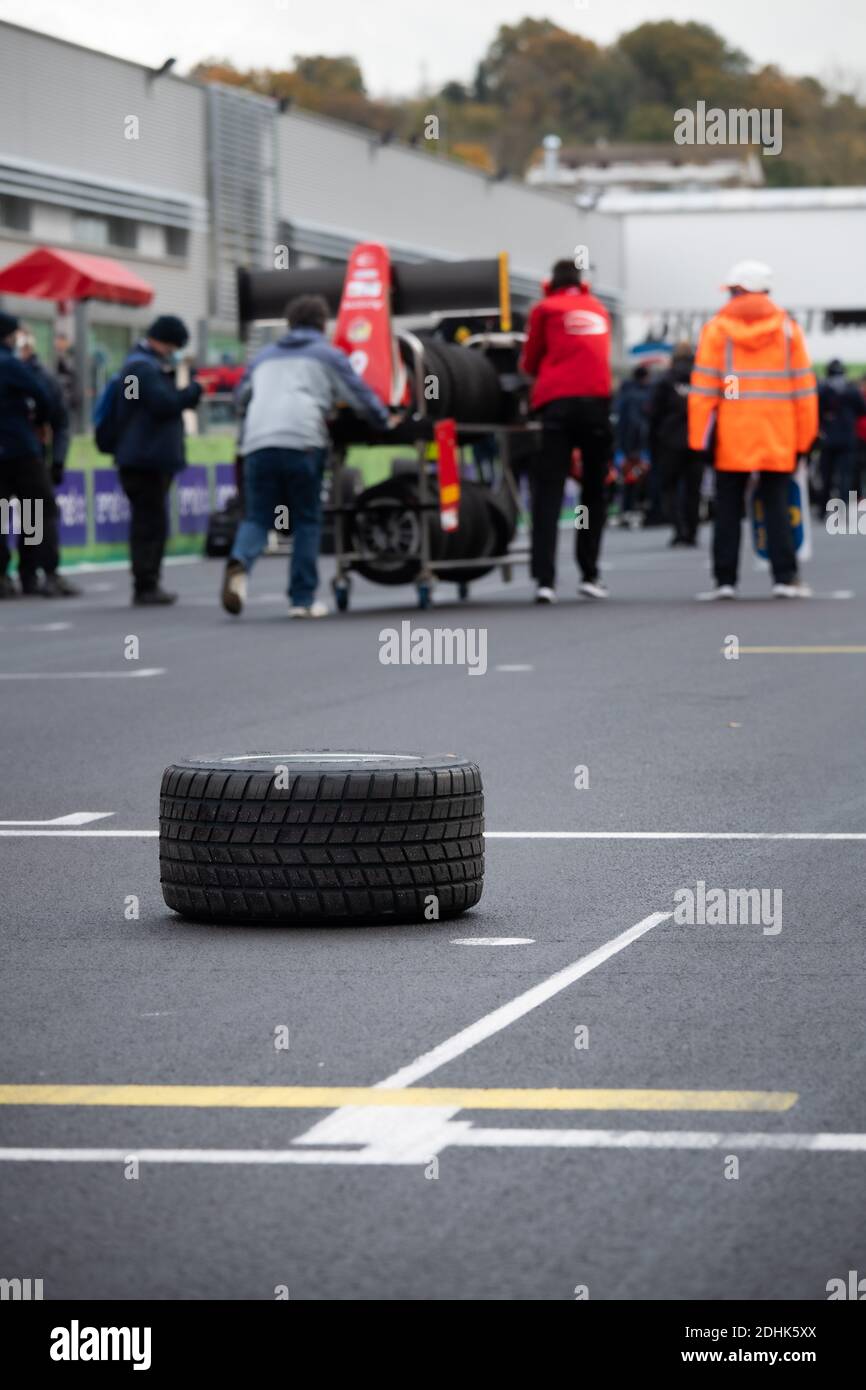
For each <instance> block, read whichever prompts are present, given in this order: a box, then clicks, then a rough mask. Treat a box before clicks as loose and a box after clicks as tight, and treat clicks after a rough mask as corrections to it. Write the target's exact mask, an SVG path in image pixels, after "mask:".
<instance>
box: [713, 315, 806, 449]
mask: <svg viewBox="0 0 866 1390" xmlns="http://www.w3.org/2000/svg"><path fill="white" fill-rule="evenodd" d="M817 433H818V394H817V387H816V382H815V374H814V372H813V370H812V364H811V362H810V361H809V354H808V351H807V349H806V343H805V339H804V338H803V333H802V331H801V329H800V327H799V325H798V324H796V323H794V321H793V320H792V319H791V318H790V317H789V316H788V315H787V314H786V313H785V311H784V310H783V309H780V308H779V307H778V306H777V305H775V304H773V302H772V300H770V299H769V298H768V297H767V295H765V294H742V295H736V296H735V297H734V298H732V299H731V300H730V301H729V303H728V304H726V305H725V307H724V309H722V310H721V312H720V313H718V314H716V316H715V318H712V319H710V321H709V323H707V324H706V325H705V326H704V329H703V331H702V333H701V337H700V341H699V343H698V351H697V354H696V357H695V365H694V368H693V370H692V376H691V385H690V390H689V447H690V448H692V449H707V448H709V447H710V444H711V441H712V439H713V434H715V451H714V462H715V466H716V468H718V469H719V470H720V471H721V472H726V473H753V472H756V471H758V470H764V471H766V472H769V473H790V472H792V471H793V469H794V468H795V467H796V464H797V455H798V454H801V453H805V452H806V451H807V450H808V449H809V448H810V447H811V445H812V444H813V442H814V440H815V436H816V435H817Z"/></svg>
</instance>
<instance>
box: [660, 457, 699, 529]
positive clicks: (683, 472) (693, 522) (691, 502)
mask: <svg viewBox="0 0 866 1390" xmlns="http://www.w3.org/2000/svg"><path fill="white" fill-rule="evenodd" d="M659 467H660V468H661V472H662V479H663V486H664V499H665V501H664V511H665V514H666V515H667V516H668V517H669V518H670V520H671V521H672V522H673V527H674V535H675V536H677V537H678V539H679V540H681V541H689V542H691V541H694V540H696V539H697V534H698V516H699V514H700V504H701V479H702V478H703V476H704V456H703V454H699V453H696V452H695V451H694V450H693V449H661V450H660V451H659Z"/></svg>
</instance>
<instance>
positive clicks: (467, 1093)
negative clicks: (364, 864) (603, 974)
mask: <svg viewBox="0 0 866 1390" xmlns="http://www.w3.org/2000/svg"><path fill="white" fill-rule="evenodd" d="M796 1101H797V1092H796V1091H652V1090H620V1089H613V1090H611V1089H606V1088H603V1087H600V1088H593V1089H589V1090H558V1089H554V1088H548V1089H542V1090H532V1089H519V1090H515V1089H513V1088H498V1089H497V1088H495V1087H494V1088H491V1087H483V1088H466V1087H448V1086H413V1087H411V1088H410V1087H401V1088H399V1089H394V1090H387V1089H381V1090H380V1089H378V1088H377V1087H375V1086H0V1105H116V1106H136V1105H146V1106H154V1107H160V1108H162V1107H167V1106H204V1107H207V1108H216V1109H252V1110H274V1109H276V1110H335V1109H337V1108H338V1107H339V1106H341V1105H387V1106H403V1107H415V1106H425V1105H426V1106H436V1105H441V1106H447V1107H454V1106H457V1107H458V1108H459V1109H461V1110H790V1108H791V1106H792V1105H794V1104H795V1103H796Z"/></svg>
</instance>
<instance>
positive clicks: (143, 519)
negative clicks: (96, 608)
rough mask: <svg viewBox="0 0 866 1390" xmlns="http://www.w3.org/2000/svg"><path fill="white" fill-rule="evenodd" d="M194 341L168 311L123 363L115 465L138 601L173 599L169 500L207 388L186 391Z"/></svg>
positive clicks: (195, 386) (194, 385)
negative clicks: (166, 560)
mask: <svg viewBox="0 0 866 1390" xmlns="http://www.w3.org/2000/svg"><path fill="white" fill-rule="evenodd" d="M188 342H189V333H188V332H187V329H186V324H185V323H184V322H183V320H182V319H179V318H176V317H175V316H174V315H173V314H161V315H160V317H159V318H158V319H155V320H154V322H153V323H152V324H151V325H150V327H149V328H148V330H147V333H146V335H145V337H144V338H142V339H141V340H140V341H139V342H138V343H136V345H135V347H134V348H133V350H132V352H131V353H130V354H129V356H128V357H127V359H126V361H125V362H124V364H123V369H122V372H121V379H120V390H119V393H118V407H117V412H118V413H117V437H118V443H117V449H116V452H115V456H114V462H115V466H116V467H117V469H118V471H119V473H120V482H121V486H122V487H123V490H124V492H125V493H126V495H127V497H128V498H129V505H130V507H131V509H132V519H131V521H130V526H129V552H130V559H131V562H132V577H133V596H132V601H133V603H134V604H137V605H151V604H165V603H174V602H175V600H176V598H177V594H169V593H166V591H165V589H163V587H162V585H161V583H160V571H161V568H162V557H163V553H164V551H165V542H166V537H167V535H168V519H167V516H166V500H167V497H168V491H169V488H170V487H171V484H172V479H173V478H174V476H175V474H176V473H180V472H181V471H182V470H183V469H184V468H185V467H186V451H185V445H184V433H183V418H182V417H183V412H184V411H185V410H191V409H193V408H194V407H195V405H196V404H197V403H198V398H199V396H200V395H201V386H200V385H199V383H198V382H197V381H193V382H191V383H190V385H189V386H185V387H183V389H182V390H179V389H178V387H177V386H176V385H175V368H176V366H177V363H178V362H179V361H180V359H181V357H182V356H183V349H184V347H185V346H186V344H187V343H188Z"/></svg>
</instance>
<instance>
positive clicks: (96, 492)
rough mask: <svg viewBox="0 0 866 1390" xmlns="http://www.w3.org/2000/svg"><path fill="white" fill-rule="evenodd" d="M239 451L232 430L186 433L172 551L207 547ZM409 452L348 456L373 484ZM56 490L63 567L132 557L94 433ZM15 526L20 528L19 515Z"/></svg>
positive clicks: (174, 499)
mask: <svg viewBox="0 0 866 1390" xmlns="http://www.w3.org/2000/svg"><path fill="white" fill-rule="evenodd" d="M234 449H235V441H234V438H233V437H232V436H230V435H198V436H196V435H191V436H189V437H188V438H187V461H188V462H187V467H186V468H185V469H184V471H183V472H182V473H178V474H177V476H176V478H175V485H174V486H173V487H172V489H171V492H170V494H169V504H168V506H169V540H168V545H167V546H166V554H168V555H201V554H202V553H203V549H204V533H205V531H206V529H207V520H208V516H209V514H210V513H211V512H212V511H216V510H218V509H219V508H220V507H223V506H224V505H225V503H226V501H227V499H228V498H229V497H230V496H231V495H232V494H233V493H234V491H235V469H234V463H233V458H234ZM406 453H407V450H406V449H405V448H403V449H399V448H395V447H390V446H382V447H371V448H363V449H350V450H349V453H348V456H347V460H346V461H347V463H348V464H349V466H350V467H352V468H357V469H358V470H359V471H360V473H361V476H362V479H363V485H364V486H365V487H371V486H372V485H373V484H374V483H379V482H382V481H383V479H385V478H387V477H388V476H389V474H390V472H391V467H392V464H393V460H394V458H395V457H400V456H401V455H404V454H406ZM55 496H56V497H57V503H58V506H59V508H60V548H61V561H62V565H63V567H64V568H65V567H66V566H69V565H76V564H91V563H93V562H94V561H105V560H125V559H127V558H128V554H129V549H128V537H129V503H128V502H127V499H126V496H125V494H124V492H123V489H122V487H121V486H120V477H119V475H118V472H117V469H116V468H115V467H114V466H113V464H112V461H111V459H110V458H109V457H108V456H107V455H105V454H100V453H99V452H98V450H97V449H96V446H95V444H94V443H93V440H92V438H90V437H87V436H78V437H77V438H75V439H73V441H72V445H71V448H70V450H69V455H68V458H67V462H66V471H65V473H64V477H63V482H62V484H61V486H60V487H59V488H57V489H55ZM14 524H15V526H16V528H17V515H16V520H15V523H14ZM14 552H15V545H14V544H13V555H14Z"/></svg>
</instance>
